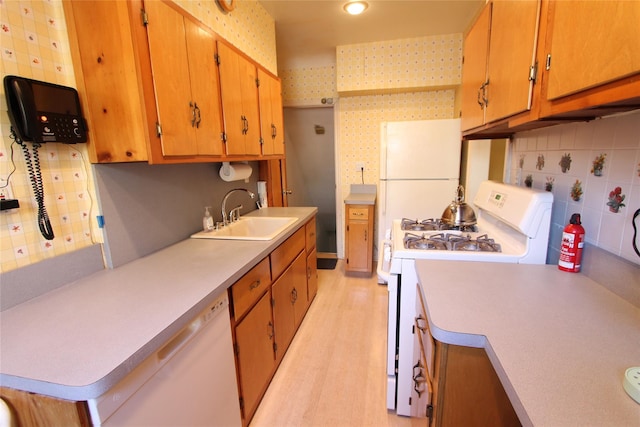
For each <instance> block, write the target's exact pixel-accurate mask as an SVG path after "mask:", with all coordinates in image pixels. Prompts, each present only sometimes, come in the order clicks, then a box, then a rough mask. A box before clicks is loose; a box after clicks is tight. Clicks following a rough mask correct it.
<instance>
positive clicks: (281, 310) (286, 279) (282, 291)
mask: <svg viewBox="0 0 640 427" xmlns="http://www.w3.org/2000/svg"><path fill="white" fill-rule="evenodd" d="M294 283H295V274H294V272H293V271H292V269H291V268H288V269H287V270H286V271H285V272H284V273H283V274H282V276H280V278H279V279H278V280H276V281H275V282H274V283H273V287H272V288H271V292H272V295H273V323H274V327H275V339H276V360H277V363H280V361H281V360H282V357H283V356H284V353H285V352H286V351H287V348H288V347H289V343H291V340H292V339H293V335H294V334H295V330H296V315H295V311H294V308H293V306H294V304H295V298H294V294H293V288H294Z"/></svg>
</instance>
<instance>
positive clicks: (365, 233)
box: [364, 230, 367, 242]
mask: <svg viewBox="0 0 640 427" xmlns="http://www.w3.org/2000/svg"><path fill="white" fill-rule="evenodd" d="M364 241H365V242H366V241H367V230H364Z"/></svg>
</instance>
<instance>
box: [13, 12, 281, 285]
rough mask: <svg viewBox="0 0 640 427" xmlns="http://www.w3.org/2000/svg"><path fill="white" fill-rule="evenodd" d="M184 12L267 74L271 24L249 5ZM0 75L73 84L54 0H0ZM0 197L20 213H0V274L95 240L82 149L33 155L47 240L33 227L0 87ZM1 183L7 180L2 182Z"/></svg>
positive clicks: (271, 66)
mask: <svg viewBox="0 0 640 427" xmlns="http://www.w3.org/2000/svg"><path fill="white" fill-rule="evenodd" d="M177 3H179V4H180V5H181V6H182V7H183V8H184V9H186V10H187V11H189V12H190V13H192V14H193V15H194V16H196V18H198V19H200V20H201V21H202V22H203V23H205V24H206V25H208V26H210V27H211V28H212V29H213V30H214V31H215V32H217V33H218V34H220V35H221V36H222V37H224V38H225V39H227V40H228V41H229V42H231V43H232V44H234V45H235V46H236V47H238V48H239V49H240V50H242V51H244V52H245V53H247V55H249V56H250V57H251V58H253V59H254V60H255V61H256V62H258V63H260V64H261V65H263V66H264V67H265V68H267V69H268V70H269V71H272V72H273V73H276V72H277V68H276V67H277V66H276V47H275V23H274V21H273V18H271V17H270V16H269V15H268V13H267V12H266V11H265V10H264V8H263V7H262V6H261V5H260V3H259V2H257V1H251V0H243V1H240V2H237V7H236V9H235V10H234V11H233V12H231V13H225V12H223V11H222V10H221V9H220V8H218V6H217V5H216V3H215V2H214V1H205V0H201V1H195V0H179V1H177ZM0 49H1V56H2V62H1V64H2V75H3V76H4V75H7V74H15V75H19V76H24V77H27V78H32V79H36V80H44V81H48V82H52V83H57V84H61V85H65V86H72V87H73V86H75V77H74V72H73V64H72V60H71V55H70V51H69V41H68V36H67V29H66V23H65V19H64V12H63V8H62V1H61V0H0ZM0 92H2V93H0V110H1V111H0V135H1V137H2V144H1V145H0V197H2V195H4V196H5V197H6V196H9V197H13V198H16V199H18V201H19V203H20V208H18V209H12V210H6V211H2V212H1V213H0V237H1V238H0V272H4V271H9V270H13V269H16V268H19V267H22V266H26V265H29V264H32V263H35V262H38V261H41V260H43V259H46V258H51V257H54V256H56V255H61V254H64V253H67V252H71V251H74V250H77V249H80V248H82V247H85V246H89V245H91V244H94V243H101V242H102V233H101V231H100V229H99V227H98V221H97V217H98V216H99V211H98V202H97V198H96V193H95V185H94V182H93V172H92V165H91V164H90V163H89V160H88V155H87V152H86V145H85V144H77V145H64V144H51V143H49V144H44V145H43V146H42V148H41V149H40V150H39V158H40V165H41V170H42V178H43V185H44V193H45V198H44V200H45V205H46V209H47V212H48V214H49V217H50V220H51V224H52V227H53V230H54V234H55V238H54V239H53V240H46V239H45V238H44V237H42V236H41V234H40V231H39V228H38V225H37V222H36V221H37V204H36V202H35V199H34V196H33V190H32V188H31V184H30V181H29V175H28V173H27V170H26V163H25V160H24V157H23V153H22V150H21V148H20V147H19V146H18V145H17V144H13V145H12V140H11V137H10V123H9V117H8V116H7V113H6V111H7V105H6V101H5V96H4V90H3V89H0ZM7 180H9V181H7Z"/></svg>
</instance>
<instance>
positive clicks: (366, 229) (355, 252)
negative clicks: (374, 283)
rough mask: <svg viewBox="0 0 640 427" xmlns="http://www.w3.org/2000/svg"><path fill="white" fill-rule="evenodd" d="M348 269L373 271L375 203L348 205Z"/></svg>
mask: <svg viewBox="0 0 640 427" xmlns="http://www.w3.org/2000/svg"><path fill="white" fill-rule="evenodd" d="M345 209H346V218H347V222H346V232H345V252H346V259H347V263H346V267H345V270H346V271H353V272H363V273H365V272H368V273H371V272H372V271H373V210H374V205H366V206H365V205H346V207H345Z"/></svg>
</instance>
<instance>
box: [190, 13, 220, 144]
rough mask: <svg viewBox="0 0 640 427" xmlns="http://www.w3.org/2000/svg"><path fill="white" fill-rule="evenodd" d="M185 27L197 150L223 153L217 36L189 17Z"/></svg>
mask: <svg viewBox="0 0 640 427" xmlns="http://www.w3.org/2000/svg"><path fill="white" fill-rule="evenodd" d="M185 28H186V35H187V52H188V55H189V75H190V77H191V93H192V96H191V98H192V99H193V102H194V110H195V112H196V117H195V118H196V122H195V128H196V136H197V138H196V144H197V154H201V155H214V156H220V155H222V154H223V153H224V147H223V143H222V105H221V103H220V79H219V78H218V70H217V66H216V62H215V55H216V44H215V40H214V39H213V36H212V35H211V34H210V33H208V32H207V31H205V30H204V29H202V28H200V27H199V26H198V25H196V24H195V23H193V22H191V21H189V20H187V19H185Z"/></svg>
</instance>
